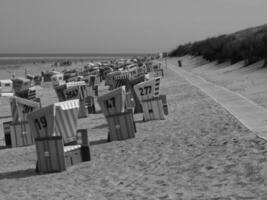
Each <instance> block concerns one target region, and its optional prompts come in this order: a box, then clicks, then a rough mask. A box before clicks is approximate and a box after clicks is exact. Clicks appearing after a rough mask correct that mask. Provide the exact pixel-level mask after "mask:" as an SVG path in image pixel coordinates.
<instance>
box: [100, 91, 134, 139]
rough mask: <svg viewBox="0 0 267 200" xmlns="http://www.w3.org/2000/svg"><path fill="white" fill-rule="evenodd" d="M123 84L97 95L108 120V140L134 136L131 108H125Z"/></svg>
mask: <svg viewBox="0 0 267 200" xmlns="http://www.w3.org/2000/svg"><path fill="white" fill-rule="evenodd" d="M125 101H126V95H125V86H122V87H120V88H117V89H115V90H112V91H110V92H109V93H107V94H104V95H102V96H100V97H98V102H99V105H100V108H101V110H102V112H103V113H104V115H105V118H106V120H107V122H108V128H109V132H108V140H109V141H113V140H125V139H129V138H133V137H135V133H136V127H135V122H134V118H133V112H132V110H126V109H125Z"/></svg>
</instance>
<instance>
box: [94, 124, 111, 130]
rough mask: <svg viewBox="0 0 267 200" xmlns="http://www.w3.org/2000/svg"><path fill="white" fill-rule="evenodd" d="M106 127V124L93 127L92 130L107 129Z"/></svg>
mask: <svg viewBox="0 0 267 200" xmlns="http://www.w3.org/2000/svg"><path fill="white" fill-rule="evenodd" d="M107 127H108V124H101V125H98V126H94V127H93V128H92V129H102V128H107Z"/></svg>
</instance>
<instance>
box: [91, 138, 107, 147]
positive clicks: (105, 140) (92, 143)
mask: <svg viewBox="0 0 267 200" xmlns="http://www.w3.org/2000/svg"><path fill="white" fill-rule="evenodd" d="M105 143H109V141H108V140H107V139H101V140H96V141H91V142H90V146H93V145H98V144H105Z"/></svg>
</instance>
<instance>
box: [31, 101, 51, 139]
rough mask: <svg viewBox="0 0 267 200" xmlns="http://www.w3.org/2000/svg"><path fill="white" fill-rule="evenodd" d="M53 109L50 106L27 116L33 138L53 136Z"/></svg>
mask: <svg viewBox="0 0 267 200" xmlns="http://www.w3.org/2000/svg"><path fill="white" fill-rule="evenodd" d="M54 115H55V109H54V105H50V106H47V107H44V108H41V109H39V110H36V111H34V112H32V113H30V114H29V115H28V120H29V124H30V128H31V131H32V134H33V135H34V138H42V137H49V136H55V135H56V133H55V132H54V130H55V128H54V127H55V120H54Z"/></svg>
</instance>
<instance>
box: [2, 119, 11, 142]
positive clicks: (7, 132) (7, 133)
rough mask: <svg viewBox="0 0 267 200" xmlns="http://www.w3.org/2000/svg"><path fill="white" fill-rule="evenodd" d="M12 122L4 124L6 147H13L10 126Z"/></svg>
mask: <svg viewBox="0 0 267 200" xmlns="http://www.w3.org/2000/svg"><path fill="white" fill-rule="evenodd" d="M11 123H12V121H8V122H4V123H3V130H4V135H5V143H6V147H11V146H12V143H11V134H10V124H11Z"/></svg>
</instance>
